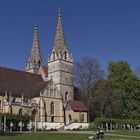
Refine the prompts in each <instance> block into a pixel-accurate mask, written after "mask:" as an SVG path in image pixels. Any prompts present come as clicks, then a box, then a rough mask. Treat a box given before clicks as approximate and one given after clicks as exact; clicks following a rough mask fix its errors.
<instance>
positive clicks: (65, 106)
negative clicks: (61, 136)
mask: <svg viewBox="0 0 140 140" xmlns="http://www.w3.org/2000/svg"><path fill="white" fill-rule="evenodd" d="M67 103H68V102H67V101H63V102H62V104H63V111H64V126H66V109H67Z"/></svg>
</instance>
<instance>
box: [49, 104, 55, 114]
mask: <svg viewBox="0 0 140 140" xmlns="http://www.w3.org/2000/svg"><path fill="white" fill-rule="evenodd" d="M50 111H51V115H54V102H51V107H50Z"/></svg>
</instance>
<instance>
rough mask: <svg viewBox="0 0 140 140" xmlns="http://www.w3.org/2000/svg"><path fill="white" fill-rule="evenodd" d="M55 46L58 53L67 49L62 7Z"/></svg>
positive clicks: (59, 13)
mask: <svg viewBox="0 0 140 140" xmlns="http://www.w3.org/2000/svg"><path fill="white" fill-rule="evenodd" d="M53 48H54V50H55V51H56V52H57V53H60V52H62V53H63V52H64V51H65V49H66V42H65V37H64V32H63V26H62V19H61V12H60V9H59V11H58V19H57V27H56V34H55V39H54V44H53Z"/></svg>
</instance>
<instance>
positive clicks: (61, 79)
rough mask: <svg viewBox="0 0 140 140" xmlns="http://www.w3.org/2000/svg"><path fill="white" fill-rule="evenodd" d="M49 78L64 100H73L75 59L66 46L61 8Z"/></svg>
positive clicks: (49, 63) (49, 59)
mask: <svg viewBox="0 0 140 140" xmlns="http://www.w3.org/2000/svg"><path fill="white" fill-rule="evenodd" d="M48 78H49V79H53V81H54V83H55V84H56V86H57V87H58V89H59V90H60V93H61V95H62V96H63V100H64V101H67V100H73V59H72V56H71V55H70V54H69V51H68V49H67V46H66V42H65V37H64V32H63V28H62V20H61V14H60V10H59V12H58V20H57V28H56V34H55V39H54V44H53V49H52V52H51V55H50V56H49V58H48Z"/></svg>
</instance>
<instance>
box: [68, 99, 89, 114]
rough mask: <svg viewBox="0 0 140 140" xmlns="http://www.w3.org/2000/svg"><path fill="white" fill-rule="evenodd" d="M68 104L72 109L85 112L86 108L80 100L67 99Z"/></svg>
mask: <svg viewBox="0 0 140 140" xmlns="http://www.w3.org/2000/svg"><path fill="white" fill-rule="evenodd" d="M69 105H70V107H71V109H72V110H73V111H76V112H87V111H88V109H87V107H86V106H85V104H84V103H83V102H82V101H69Z"/></svg>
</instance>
